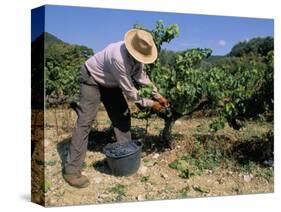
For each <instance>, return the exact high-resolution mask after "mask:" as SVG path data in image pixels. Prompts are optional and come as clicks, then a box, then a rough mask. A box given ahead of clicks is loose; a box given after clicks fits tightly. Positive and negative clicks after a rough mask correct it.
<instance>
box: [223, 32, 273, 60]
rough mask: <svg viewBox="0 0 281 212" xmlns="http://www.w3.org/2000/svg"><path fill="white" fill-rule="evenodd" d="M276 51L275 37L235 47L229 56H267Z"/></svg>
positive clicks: (240, 43)
mask: <svg viewBox="0 0 281 212" xmlns="http://www.w3.org/2000/svg"><path fill="white" fill-rule="evenodd" d="M273 49H274V40H273V37H264V38H262V37H257V38H253V39H251V40H249V41H242V42H239V43H238V44H236V45H234V46H233V48H232V49H231V51H230V53H229V54H228V56H234V57H241V56H245V55H259V56H266V55H267V54H268V52H270V51H272V50H273Z"/></svg>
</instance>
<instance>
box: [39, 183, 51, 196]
mask: <svg viewBox="0 0 281 212" xmlns="http://www.w3.org/2000/svg"><path fill="white" fill-rule="evenodd" d="M51 186H52V184H51V182H49V181H47V180H44V182H43V183H42V184H41V190H42V191H43V192H44V193H47V192H48V191H49V190H50V188H51Z"/></svg>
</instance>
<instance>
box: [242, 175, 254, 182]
mask: <svg viewBox="0 0 281 212" xmlns="http://www.w3.org/2000/svg"><path fill="white" fill-rule="evenodd" d="M243 179H244V181H245V182H246V183H248V182H250V181H251V179H252V177H251V176H250V175H248V174H247V175H244V176H243Z"/></svg>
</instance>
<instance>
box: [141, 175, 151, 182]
mask: <svg viewBox="0 0 281 212" xmlns="http://www.w3.org/2000/svg"><path fill="white" fill-rule="evenodd" d="M148 180H149V176H143V177H142V178H141V180H140V181H141V182H142V183H145V182H147V181H148Z"/></svg>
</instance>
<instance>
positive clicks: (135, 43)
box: [124, 29, 157, 64]
mask: <svg viewBox="0 0 281 212" xmlns="http://www.w3.org/2000/svg"><path fill="white" fill-rule="evenodd" d="M124 40H125V46H126V48H127V50H128V51H129V53H130V55H132V56H133V57H134V58H135V59H136V60H137V61H139V62H141V63H144V64H149V63H153V62H154V61H155V60H156V59H157V48H156V46H155V43H154V41H153V37H152V35H151V34H150V33H149V32H147V31H145V30H141V29H131V30H129V31H128V32H127V33H126V34H125V37H124Z"/></svg>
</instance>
